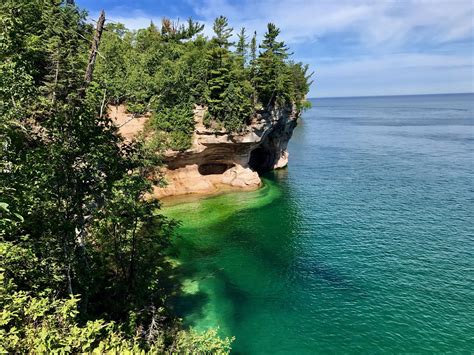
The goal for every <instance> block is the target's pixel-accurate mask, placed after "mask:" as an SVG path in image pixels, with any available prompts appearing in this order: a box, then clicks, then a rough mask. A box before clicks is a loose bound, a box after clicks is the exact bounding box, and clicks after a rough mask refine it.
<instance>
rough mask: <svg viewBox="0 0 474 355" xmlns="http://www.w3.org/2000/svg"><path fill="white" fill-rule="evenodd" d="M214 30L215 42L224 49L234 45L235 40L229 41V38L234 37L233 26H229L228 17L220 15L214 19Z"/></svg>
mask: <svg viewBox="0 0 474 355" xmlns="http://www.w3.org/2000/svg"><path fill="white" fill-rule="evenodd" d="M212 28H213V30H214V33H215V37H214V38H213V40H214V42H215V43H216V44H217V45H218V46H219V47H220V48H224V49H228V48H229V47H231V46H233V45H234V43H233V42H229V38H230V37H232V31H233V28H232V27H229V23H228V22H227V17H225V16H219V17H217V18H216V19H215V20H214V25H213V27H212Z"/></svg>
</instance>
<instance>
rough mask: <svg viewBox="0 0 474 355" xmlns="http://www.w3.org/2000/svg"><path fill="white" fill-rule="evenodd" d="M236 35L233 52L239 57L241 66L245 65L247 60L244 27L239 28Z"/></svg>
mask: <svg viewBox="0 0 474 355" xmlns="http://www.w3.org/2000/svg"><path fill="white" fill-rule="evenodd" d="M237 36H238V41H237V45H236V47H235V54H236V55H237V58H239V60H240V62H241V65H242V68H243V67H244V66H245V63H246V60H247V48H248V44H247V36H246V35H245V27H242V28H241V29H240V32H239V34H238V35H237Z"/></svg>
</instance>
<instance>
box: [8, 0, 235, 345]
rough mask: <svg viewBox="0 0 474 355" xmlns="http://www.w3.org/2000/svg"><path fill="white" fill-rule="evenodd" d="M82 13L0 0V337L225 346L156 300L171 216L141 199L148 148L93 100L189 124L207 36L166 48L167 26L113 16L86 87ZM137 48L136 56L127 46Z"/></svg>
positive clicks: (164, 273) (87, 36) (162, 290)
mask: <svg viewBox="0 0 474 355" xmlns="http://www.w3.org/2000/svg"><path fill="white" fill-rule="evenodd" d="M85 18H86V17H85V14H84V13H83V12H81V11H80V10H79V9H77V8H76V7H74V6H71V5H66V4H61V3H60V2H52V1H44V0H32V1H30V0H29V1H27V0H20V1H14V0H5V1H2V2H1V3H0V39H1V41H0V46H1V51H0V56H1V62H0V63H1V64H0V114H1V116H2V120H0V141H1V144H0V153H1V156H0V305H1V308H2V314H1V318H0V338H1V339H2V342H0V351H2V352H13V353H16V352H18V353H23V352H41V353H43V352H44V353H49V352H68V353H69V352H97V353H99V352H100V353H103V352H106V351H111V352H120V353H121V352H133V353H135V352H137V353H140V352H142V351H151V352H161V353H163V352H166V351H168V350H169V349H171V348H179V346H181V347H180V349H182V350H183V352H191V351H192V350H193V349H195V347H193V348H189V349H191V350H188V348H187V347H188V346H189V347H190V346H191V345H190V343H189V342H186V341H187V340H186V339H196V342H197V344H201V345H199V346H201V348H199V349H202V350H203V351H204V350H205V346H209V348H208V349H212V351H214V350H216V351H217V349H218V347H219V345H216V344H222V349H223V351H227V350H228V343H227V342H225V341H223V342H222V343H220V342H221V341H220V340H219V339H217V338H215V339H214V340H212V336H210V335H209V336H208V335H206V334H204V335H202V337H203V338H202V340H199V339H200V338H199V337H201V335H197V334H195V333H189V335H187V333H179V332H180V326H179V321H178V320H177V319H176V318H174V316H173V315H172V313H171V312H170V311H169V309H168V308H167V307H166V300H167V298H168V296H169V295H170V294H171V293H172V292H173V291H174V289H175V288H176V284H175V283H174V281H173V279H172V272H173V270H172V268H171V267H170V265H168V262H167V260H166V248H167V246H168V242H169V240H170V238H171V236H172V235H173V231H174V226H175V223H174V222H172V221H169V220H167V219H165V218H164V217H161V216H160V215H158V214H156V211H157V208H158V207H159V205H158V203H157V202H156V201H148V200H147V199H146V197H147V194H149V193H150V191H151V183H152V182H151V181H150V177H153V176H156V174H155V171H154V170H155V169H156V166H157V164H158V162H157V159H156V155H150V154H149V153H148V152H147V151H146V150H145V149H144V147H143V146H142V144H141V143H140V142H126V141H124V140H123V139H122V138H121V137H120V136H119V135H118V134H117V128H116V127H115V126H114V125H113V123H112V122H111V120H110V119H109V118H108V117H107V116H106V114H104V111H105V110H104V107H105V105H106V104H108V103H114V104H116V103H120V102H127V104H128V108H129V110H131V111H134V112H136V113H141V112H143V111H144V108H148V107H150V106H152V107H153V109H154V110H155V112H161V113H162V112H163V111H158V110H156V109H157V108H158V107H164V108H166V109H168V111H167V112H169V113H170V114H169V115H167V116H166V117H167V119H168V118H169V117H171V118H173V119H175V120H176V125H173V126H170V125H169V124H168V123H169V122H170V121H167V120H165V119H163V117H164V116H162V119H161V120H160V119H158V120H157V122H158V123H157V125H158V127H160V129H164V132H166V133H169V134H170V135H175V134H184V135H185V136H186V138H188V136H187V135H188V134H190V132H192V129H193V121H192V103H193V102H194V100H197V99H198V97H199V95H198V94H197V93H196V92H192V91H191V90H190V85H195V83H196V79H193V80H194V81H192V80H189V81H187V80H184V81H183V78H186V76H187V75H188V71H187V70H188V69H189V68H192V69H194V68H196V72H198V73H199V75H202V72H200V70H204V69H203V68H205V66H203V65H202V63H201V64H199V65H197V66H196V67H194V63H195V61H194V59H193V58H194V57H197V56H198V52H199V51H200V50H202V49H203V48H205V43H204V44H203V43H202V40H198V39H196V41H195V43H196V45H195V46H194V44H193V45H192V46H193V51H187V50H186V48H187V46H188V45H187V44H184V43H181V44H177V45H171V50H170V51H168V49H166V50H163V48H162V47H167V46H168V44H166V43H172V42H173V41H175V39H171V38H168V41H169V42H166V43H165V42H163V41H162V37H163V34H162V33H160V31H158V30H157V29H156V28H153V27H151V28H149V29H148V30H144V31H141V32H140V31H139V32H138V33H137V34H136V35H135V34H132V33H130V32H128V31H127V30H125V29H124V28H123V26H119V25H115V26H111V30H110V31H109V32H107V31H106V32H105V34H104V38H105V39H104V41H103V45H104V47H103V50H104V53H105V55H107V58H108V59H109V60H110V67H109V66H108V65H104V63H102V64H100V65H98V67H97V75H95V80H94V81H93V82H92V83H91V84H90V85H88V86H87V87H86V86H85V83H84V81H83V77H84V71H85V68H86V65H87V58H88V52H89V46H90V42H91V35H92V26H91V25H89V24H87V23H86V21H85ZM189 26H191V27H192V28H191V27H189ZM184 31H185V32H186V33H185V34H184V33H182V31H181V30H178V33H181V34H180V35H179V36H181V37H182V38H187V37H188V36H190V35H193V36H194V35H195V34H196V33H197V32H199V31H200V29H199V26H197V25H196V24H195V23H189V24H188V27H185V28H184ZM183 36H184V37H183ZM138 48H140V51H141V50H144V51H145V52H144V54H143V55H142V56H136V57H134V56H130V55H129V54H131V53H134V52H135V51H136V52H137V53H138V52H139V49H138ZM101 50H102V47H101ZM188 52H192V55H191V54H189V53H188ZM101 54H102V53H101ZM102 55H104V54H102ZM104 58H106V57H104ZM176 59H179V60H178V62H179V65H177V66H175V65H173V64H171V63H174V60H176ZM162 62H164V63H168V64H165V65H158V63H162ZM157 68H160V69H161V70H163V71H162V72H160V71H158V70H157ZM157 73H158V75H159V76H158V77H157V78H156V81H155V80H154V79H155V76H156V75H157ZM164 78H167V80H164ZM148 85H149V86H148ZM104 93H105V101H103V98H104ZM183 94H186V95H185V96H184V102H182V101H181V99H182V97H181V95H183ZM194 95H196V96H194ZM201 99H202V97H201ZM178 102H182V105H176V103H178ZM154 105H156V106H154ZM166 130H167V131H166ZM179 144H180V145H184V143H183V142H180V143H179ZM79 294H80V295H81V297H80V299H79V297H78V296H77V295H79ZM183 339H185V340H183ZM178 341H179V342H181V343H182V345H179V344H181V343H178Z"/></svg>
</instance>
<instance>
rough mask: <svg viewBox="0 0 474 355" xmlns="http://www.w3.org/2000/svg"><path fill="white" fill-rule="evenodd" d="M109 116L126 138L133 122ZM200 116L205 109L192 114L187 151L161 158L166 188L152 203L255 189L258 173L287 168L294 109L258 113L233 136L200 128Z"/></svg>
mask: <svg viewBox="0 0 474 355" xmlns="http://www.w3.org/2000/svg"><path fill="white" fill-rule="evenodd" d="M114 110H115V112H114ZM109 113H110V115H111V117H112V118H113V119H115V121H116V122H120V123H122V122H125V124H123V123H122V124H123V125H122V127H120V130H121V132H123V133H124V134H126V135H127V137H128V136H129V135H130V129H128V128H127V124H128V123H127V122H133V119H130V118H127V117H124V115H125V113H124V112H123V109H121V108H119V109H117V108H111V109H110V111H109ZM118 113H120V115H119V114H118ZM204 114H205V108H203V107H200V106H197V107H196V108H195V121H196V125H195V131H194V134H193V137H192V146H191V148H190V149H188V150H186V151H184V152H176V151H167V152H165V154H164V162H165V167H164V168H163V169H162V172H163V174H164V176H165V179H166V182H167V185H166V186H165V187H155V188H154V195H155V196H156V197H159V198H162V197H166V196H176V195H184V194H193V193H194V194H213V193H217V192H220V191H223V190H230V189H246V190H253V189H257V188H258V187H260V186H261V183H262V182H261V180H260V177H259V173H262V172H265V171H269V170H272V169H276V168H282V167H284V166H286V164H287V163H288V152H287V145H288V141H289V140H290V138H291V135H292V133H293V129H294V128H295V127H296V124H297V120H298V116H299V113H298V112H297V110H296V109H295V108H294V107H290V108H274V109H273V110H271V112H263V113H258V114H257V116H256V117H255V118H254V120H253V121H252V122H251V124H250V125H248V126H247V127H246V129H245V130H244V131H243V132H241V133H238V134H237V133H229V132H226V131H224V130H220V131H216V130H215V129H211V128H207V127H205V125H204V124H203V117H204ZM130 117H131V116H130ZM140 119H141V118H137V120H140ZM134 124H135V125H136V123H134ZM142 124H143V123H142ZM142 124H141V125H142ZM135 129H137V128H135Z"/></svg>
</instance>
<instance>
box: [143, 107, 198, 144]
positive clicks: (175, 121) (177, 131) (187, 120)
mask: <svg viewBox="0 0 474 355" xmlns="http://www.w3.org/2000/svg"><path fill="white" fill-rule="evenodd" d="M149 126H150V127H151V128H153V129H154V132H155V136H153V137H152V138H151V139H152V140H153V141H157V143H161V144H163V146H162V147H161V148H171V149H174V150H186V149H187V148H189V147H190V145H191V139H190V135H191V134H192V132H193V131H194V113H193V110H192V109H191V107H189V106H186V105H181V106H173V107H171V108H167V107H166V108H163V109H162V110H159V111H157V112H155V113H154V114H153V116H152V118H151V120H150V122H149ZM152 144H156V143H155V142H153V143H152Z"/></svg>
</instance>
